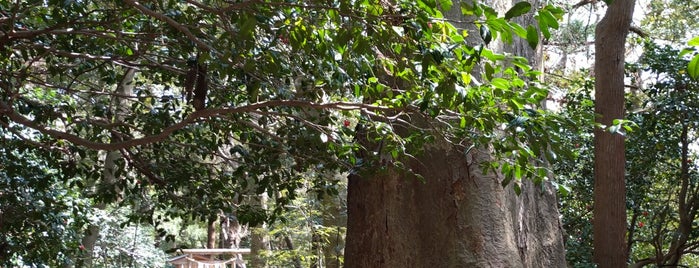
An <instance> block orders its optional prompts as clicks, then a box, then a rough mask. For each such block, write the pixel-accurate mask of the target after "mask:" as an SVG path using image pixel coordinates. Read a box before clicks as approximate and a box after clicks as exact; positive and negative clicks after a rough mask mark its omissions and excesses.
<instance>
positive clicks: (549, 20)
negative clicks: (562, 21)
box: [539, 10, 558, 29]
mask: <svg viewBox="0 0 699 268" xmlns="http://www.w3.org/2000/svg"><path fill="white" fill-rule="evenodd" d="M539 16H540V17H541V19H542V20H544V21H546V25H548V26H550V27H551V28H554V29H558V20H557V19H556V17H555V16H554V15H553V14H552V13H551V11H548V10H541V11H539Z"/></svg>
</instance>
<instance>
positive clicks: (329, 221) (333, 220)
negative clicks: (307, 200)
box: [323, 173, 347, 268]
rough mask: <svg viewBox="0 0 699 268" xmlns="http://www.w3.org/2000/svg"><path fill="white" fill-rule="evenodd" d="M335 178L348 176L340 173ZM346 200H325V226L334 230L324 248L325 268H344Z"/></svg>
mask: <svg viewBox="0 0 699 268" xmlns="http://www.w3.org/2000/svg"><path fill="white" fill-rule="evenodd" d="M335 176H338V177H345V178H347V174H340V173H338V174H336V175H335ZM344 198H346V196H342V195H340V196H333V197H326V198H325V199H323V226H325V227H326V228H332V229H333V231H332V232H331V234H330V237H328V242H327V243H326V244H325V245H324V247H323V259H324V264H325V266H324V267H325V268H340V267H342V263H341V260H342V253H343V249H344V246H345V241H344V239H343V237H344V231H342V229H343V228H344V227H346V222H347V216H346V215H343V213H341V212H342V211H343V207H342V202H341V200H343V199H344Z"/></svg>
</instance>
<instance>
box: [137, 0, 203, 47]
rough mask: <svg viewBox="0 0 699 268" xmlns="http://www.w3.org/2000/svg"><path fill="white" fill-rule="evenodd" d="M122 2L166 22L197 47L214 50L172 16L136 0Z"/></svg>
mask: <svg viewBox="0 0 699 268" xmlns="http://www.w3.org/2000/svg"><path fill="white" fill-rule="evenodd" d="M124 2H126V3H127V4H128V5H130V6H132V7H134V8H136V9H138V10H139V11H141V12H142V13H143V14H146V15H148V16H151V17H154V18H156V19H159V20H161V21H163V22H165V23H167V24H168V25H170V26H172V27H173V28H175V29H177V30H178V31H180V32H181V33H183V34H184V35H185V36H187V38H188V39H189V40H190V41H192V42H194V43H195V44H196V45H197V47H199V49H201V50H204V51H211V52H213V51H215V49H214V48H213V47H211V46H210V45H209V44H207V43H204V42H203V41H201V40H199V38H197V37H196V36H194V34H192V32H191V31H189V29H187V27H185V26H184V25H182V24H180V23H178V22H176V21H175V20H173V19H172V18H170V17H168V16H165V15H163V14H160V13H158V12H155V11H153V10H150V9H148V8H147V7H145V6H143V5H141V4H140V3H139V2H137V1H134V0H124Z"/></svg>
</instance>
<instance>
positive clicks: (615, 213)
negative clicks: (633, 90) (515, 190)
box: [593, 0, 635, 268]
mask: <svg viewBox="0 0 699 268" xmlns="http://www.w3.org/2000/svg"><path fill="white" fill-rule="evenodd" d="M607 3H608V8H607V11H606V14H605V16H604V18H602V20H601V21H600V22H599V24H597V27H596V29H595V69H594V70H595V101H596V103H595V113H596V114H597V119H596V122H597V123H598V124H601V125H602V127H597V128H595V131H594V135H595V186H594V191H595V193H594V227H593V232H594V234H593V239H594V242H593V245H594V250H593V259H594V262H595V263H597V264H598V265H599V267H601V268H604V267H626V241H625V236H626V203H625V200H626V188H625V181H624V172H625V155H624V137H623V135H621V134H620V133H613V132H612V131H609V130H608V129H609V128H607V127H609V126H612V125H613V123H614V120H615V119H622V118H623V117H624V52H625V43H626V35H627V34H628V32H629V28H630V25H631V17H632V15H633V8H634V3H635V0H615V1H611V0H610V1H607Z"/></svg>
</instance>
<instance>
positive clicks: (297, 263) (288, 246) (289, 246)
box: [284, 235, 301, 268]
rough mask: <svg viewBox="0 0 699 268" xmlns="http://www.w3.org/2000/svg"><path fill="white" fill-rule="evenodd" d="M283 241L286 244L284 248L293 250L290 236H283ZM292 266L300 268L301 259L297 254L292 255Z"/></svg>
mask: <svg viewBox="0 0 699 268" xmlns="http://www.w3.org/2000/svg"><path fill="white" fill-rule="evenodd" d="M284 243H285V244H286V249H288V250H291V251H293V250H294V242H293V241H291V237H289V236H288V235H285V236H284ZM293 258H294V268H301V259H299V256H294V257H293Z"/></svg>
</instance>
